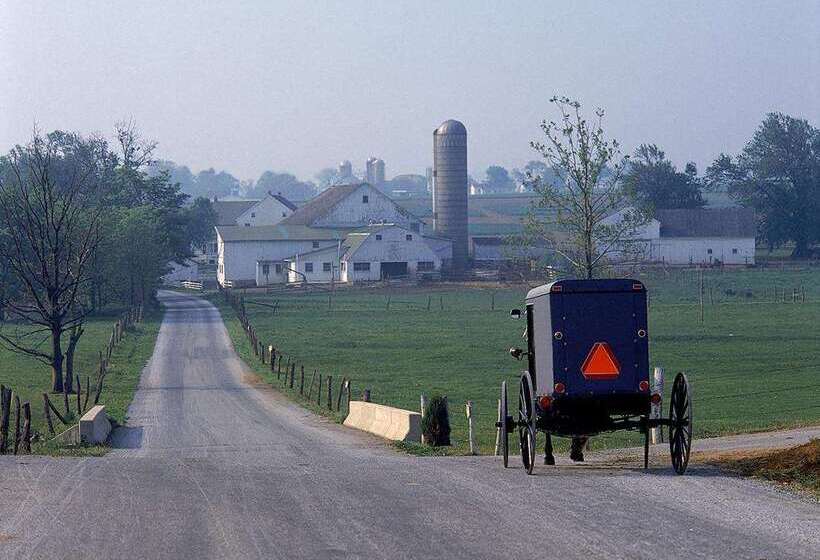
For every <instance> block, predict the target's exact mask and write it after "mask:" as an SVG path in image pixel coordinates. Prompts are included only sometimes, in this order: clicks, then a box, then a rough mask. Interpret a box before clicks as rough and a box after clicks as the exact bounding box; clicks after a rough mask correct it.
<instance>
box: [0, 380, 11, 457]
mask: <svg viewBox="0 0 820 560" xmlns="http://www.w3.org/2000/svg"><path fill="white" fill-rule="evenodd" d="M10 408H11V399H10V398H9V397H8V396H7V393H6V386H5V385H2V384H0V455H2V454H3V453H5V452H6V443H7V441H8V437H9V413H10V410H9V409H10Z"/></svg>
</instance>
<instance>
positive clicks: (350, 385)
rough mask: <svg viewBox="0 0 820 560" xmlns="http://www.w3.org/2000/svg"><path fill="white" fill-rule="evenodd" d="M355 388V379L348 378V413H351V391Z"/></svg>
mask: <svg viewBox="0 0 820 560" xmlns="http://www.w3.org/2000/svg"><path fill="white" fill-rule="evenodd" d="M352 390H353V381H352V380H350V379H348V380H347V413H348V414H350V399H351V391H352Z"/></svg>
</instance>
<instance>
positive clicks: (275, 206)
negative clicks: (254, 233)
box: [197, 192, 296, 264]
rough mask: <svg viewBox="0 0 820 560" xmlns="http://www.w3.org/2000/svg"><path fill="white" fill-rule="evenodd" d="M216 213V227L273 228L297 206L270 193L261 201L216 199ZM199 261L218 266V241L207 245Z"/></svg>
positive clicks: (214, 203) (213, 203) (215, 240)
mask: <svg viewBox="0 0 820 560" xmlns="http://www.w3.org/2000/svg"><path fill="white" fill-rule="evenodd" d="M211 204H212V205H213V208H214V211H215V212H216V226H217V227H220V226H222V227H224V226H244V227H254V226H272V225H276V224H278V223H279V222H281V221H282V220H283V219H285V218H286V217H288V216H290V215H291V214H293V212H294V211H295V210H296V205H295V204H293V203H292V202H291V201H290V200H288V199H287V198H285V197H284V196H282V195H281V194H273V193H271V192H269V193H268V194H267V196H266V197H265V198H263V199H261V200H258V199H233V200H219V199H216V198H214V200H213V202H212V203H211ZM197 260H199V261H200V262H202V263H207V264H216V260H217V239H216V237H214V239H213V241H211V242H209V243H207V245H206V247H205V251H204V252H202V253H200V254H199V255H197Z"/></svg>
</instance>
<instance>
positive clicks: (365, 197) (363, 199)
mask: <svg viewBox="0 0 820 560" xmlns="http://www.w3.org/2000/svg"><path fill="white" fill-rule="evenodd" d="M368 202H370V198H369V197H368V196H367V195H366V194H363V195H362V204H367V203H368Z"/></svg>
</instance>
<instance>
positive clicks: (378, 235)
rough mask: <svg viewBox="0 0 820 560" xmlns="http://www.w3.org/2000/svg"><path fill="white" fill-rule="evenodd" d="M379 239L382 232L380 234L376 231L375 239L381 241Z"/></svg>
mask: <svg viewBox="0 0 820 560" xmlns="http://www.w3.org/2000/svg"><path fill="white" fill-rule="evenodd" d="M381 240H382V234H381V233H377V234H376V241H381Z"/></svg>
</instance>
